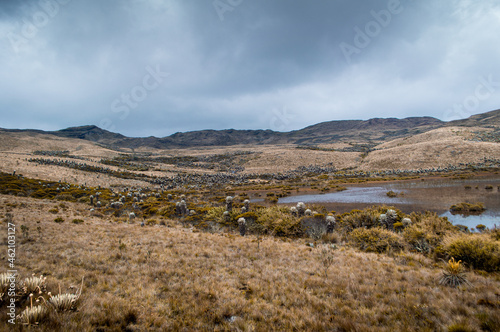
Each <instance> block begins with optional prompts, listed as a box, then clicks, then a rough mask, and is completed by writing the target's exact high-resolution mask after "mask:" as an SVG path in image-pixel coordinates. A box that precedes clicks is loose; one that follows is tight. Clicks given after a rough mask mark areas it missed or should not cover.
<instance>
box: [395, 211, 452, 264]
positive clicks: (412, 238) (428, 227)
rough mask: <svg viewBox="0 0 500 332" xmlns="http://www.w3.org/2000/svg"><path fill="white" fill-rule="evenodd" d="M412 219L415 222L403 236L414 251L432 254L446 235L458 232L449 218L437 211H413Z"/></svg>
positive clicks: (406, 229) (405, 230)
mask: <svg viewBox="0 0 500 332" xmlns="http://www.w3.org/2000/svg"><path fill="white" fill-rule="evenodd" d="M411 219H412V220H413V221H414V222H413V223H412V224H411V225H410V226H408V227H406V228H405V229H404V230H403V232H402V236H403V238H404V239H405V241H406V243H407V245H408V246H409V249H410V250H412V251H416V252H420V253H427V254H430V253H431V252H433V251H434V250H435V249H436V247H437V246H439V245H440V244H441V242H442V241H443V239H444V237H445V236H446V235H448V234H455V233H457V228H456V227H455V226H453V224H452V223H451V222H449V221H448V219H447V218H443V217H440V216H438V215H437V214H436V213H432V212H425V213H412V214H411Z"/></svg>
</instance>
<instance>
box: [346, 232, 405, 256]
mask: <svg viewBox="0 0 500 332" xmlns="http://www.w3.org/2000/svg"><path fill="white" fill-rule="evenodd" d="M349 240H350V242H351V243H352V244H353V245H354V246H355V247H357V248H359V249H361V250H364V251H368V252H378V253H382V252H385V251H388V250H396V251H400V250H401V249H403V247H404V246H403V240H402V238H401V237H400V236H399V235H397V234H395V233H393V232H391V231H388V230H386V229H383V228H380V227H375V228H370V229H366V228H356V229H355V230H353V231H352V232H351V234H350V235H349Z"/></svg>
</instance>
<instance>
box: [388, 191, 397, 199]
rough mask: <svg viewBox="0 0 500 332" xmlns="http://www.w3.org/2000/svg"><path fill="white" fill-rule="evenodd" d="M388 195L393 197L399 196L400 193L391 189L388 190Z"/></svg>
mask: <svg viewBox="0 0 500 332" xmlns="http://www.w3.org/2000/svg"><path fill="white" fill-rule="evenodd" d="M385 194H386V195H387V197H391V198H394V197H398V194H397V193H395V192H394V191H392V190H390V191H388V192H386V193H385Z"/></svg>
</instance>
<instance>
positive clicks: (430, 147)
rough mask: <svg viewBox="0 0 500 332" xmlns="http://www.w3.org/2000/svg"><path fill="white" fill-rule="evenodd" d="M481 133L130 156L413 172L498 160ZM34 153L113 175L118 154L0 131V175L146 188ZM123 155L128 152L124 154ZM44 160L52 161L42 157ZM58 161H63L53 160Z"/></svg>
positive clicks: (164, 170)
mask: <svg viewBox="0 0 500 332" xmlns="http://www.w3.org/2000/svg"><path fill="white" fill-rule="evenodd" d="M476 129H477V130H486V129H484V128H460V127H446V128H439V129H436V130H432V131H429V132H426V133H423V134H419V135H414V136H410V137H407V138H400V139H396V140H393V141H390V142H387V143H383V144H380V145H377V146H375V147H374V150H373V151H371V152H369V153H368V154H366V153H361V152H341V151H340V150H341V149H342V148H346V147H349V146H351V145H350V144H349V143H350V142H339V143H336V144H324V145H320V146H318V147H319V148H320V149H317V150H311V149H297V146H296V145H293V144H284V145H236V146H229V147H203V148H189V149H171V150H155V149H144V148H141V149H138V150H137V151H136V152H140V153H153V154H154V155H155V156H157V157H160V156H177V157H179V156H200V155H214V154H225V153H234V152H238V151H245V152H250V153H253V154H252V155H250V156H248V158H247V159H246V160H245V162H244V164H243V166H244V168H245V170H244V171H243V172H244V173H269V172H285V171H287V170H293V169H296V168H298V167H300V166H309V165H319V166H322V165H330V166H334V167H336V168H337V169H355V170H363V171H373V170H386V169H398V168H399V169H417V168H432V167H440V166H441V167H446V166H448V165H458V164H459V163H479V162H482V161H483V159H484V158H496V157H497V156H500V145H499V144H498V143H491V142H480V141H472V140H470V138H471V137H472V132H474V131H475V130H476ZM36 150H52V151H57V150H59V151H69V154H70V155H71V156H75V157H79V158H85V160H78V159H73V161H76V162H78V161H81V162H84V163H86V164H89V165H91V166H105V167H108V168H109V169H112V170H119V169H118V168H116V167H114V166H109V165H102V164H100V163H99V161H100V159H101V158H114V157H118V156H119V155H120V153H121V152H118V151H115V150H110V149H107V148H104V147H103V146H100V145H96V144H94V143H92V142H89V141H85V140H79V139H68V138H60V137H56V136H53V135H49V134H29V133H8V132H5V131H1V130H0V164H1V165H2V171H4V172H7V173H12V172H13V171H14V170H16V171H17V173H18V174H23V175H24V176H26V177H31V178H42V179H46V180H52V181H58V180H63V181H67V182H71V183H78V184H86V185H88V186H94V187H96V186H102V187H109V186H120V185H124V186H129V187H130V186H142V187H147V186H150V185H149V184H148V183H146V182H143V181H137V180H131V179H127V180H125V179H117V178H114V177H112V176H109V175H106V174H99V175H98V176H96V175H95V174H93V173H89V172H84V171H80V170H75V169H70V168H63V167H52V166H47V165H38V164H35V163H30V162H27V161H26V159H29V158H31V157H33V152H34V151H36ZM126 153H130V151H128V150H127V152H126ZM47 158H48V159H52V158H56V157H47ZM59 159H64V158H59ZM182 171H186V172H197V173H200V172H202V173H203V172H208V173H213V172H216V170H206V169H200V168H194V169H190V168H183V167H179V166H175V165H167V164H161V163H157V164H155V165H154V167H153V168H152V169H151V170H149V171H145V172H140V173H143V174H146V175H149V176H171V175H173V174H175V173H177V172H182Z"/></svg>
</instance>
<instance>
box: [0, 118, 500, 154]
mask: <svg viewBox="0 0 500 332" xmlns="http://www.w3.org/2000/svg"><path fill="white" fill-rule="evenodd" d="M445 126H465V127H476V126H477V127H486V126H489V127H500V110H496V111H491V112H487V113H483V114H477V115H473V116H471V117H469V118H468V119H462V120H455V121H450V122H444V121H441V120H439V119H436V118H433V117H409V118H404V119H396V118H373V119H369V120H341V121H328V122H322V123H318V124H315V125H312V126H308V127H305V128H303V129H300V130H295V131H290V132H276V131H272V130H235V129H225V130H199V131H191V132H184V133H175V134H173V135H170V136H167V137H162V138H158V137H153V136H151V137H138V138H134V137H126V136H124V135H121V134H118V133H112V132H110V131H107V130H104V129H101V128H99V127H97V126H94V125H88V126H79V127H70V128H66V129H62V130H58V131H43V130H31V129H3V130H4V131H8V132H9V131H10V132H33V133H41V134H51V135H56V136H59V137H67V138H76V139H84V140H88V141H92V142H96V143H100V144H103V145H106V146H109V147H113V148H133V149H136V148H140V147H148V148H156V149H170V148H188V147H202V146H231V145H240V144H297V145H316V144H328V143H338V142H352V143H364V144H379V143H383V142H386V141H389V140H393V139H396V138H400V137H405V136H410V135H416V134H420V133H424V132H427V131H430V130H433V129H437V128H440V127H445Z"/></svg>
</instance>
